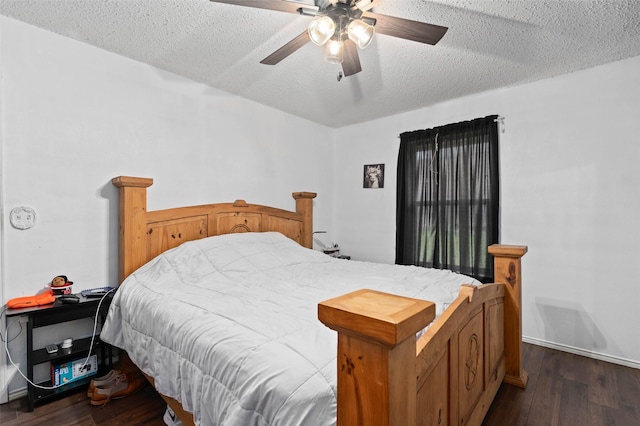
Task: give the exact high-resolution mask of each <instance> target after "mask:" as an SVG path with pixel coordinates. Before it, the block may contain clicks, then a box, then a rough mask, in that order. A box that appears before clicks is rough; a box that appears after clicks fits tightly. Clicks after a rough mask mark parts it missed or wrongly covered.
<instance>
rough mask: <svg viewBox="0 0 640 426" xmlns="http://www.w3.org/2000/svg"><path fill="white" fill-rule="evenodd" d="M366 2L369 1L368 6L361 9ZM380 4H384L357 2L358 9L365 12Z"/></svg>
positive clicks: (362, 0) (377, 1)
mask: <svg viewBox="0 0 640 426" xmlns="http://www.w3.org/2000/svg"><path fill="white" fill-rule="evenodd" d="M365 1H368V2H369V3H368V4H364V5H362V7H361V4H362V3H363V2H365ZM380 2H382V0H360V1H356V6H358V9H360V10H361V11H363V12H366V11H367V10H369V9H373V8H374V7H376V6H377V5H378V4H379V3H380Z"/></svg>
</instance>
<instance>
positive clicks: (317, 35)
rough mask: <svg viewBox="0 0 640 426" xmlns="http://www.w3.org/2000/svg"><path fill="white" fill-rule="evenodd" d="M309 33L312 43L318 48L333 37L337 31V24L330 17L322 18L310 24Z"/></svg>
mask: <svg viewBox="0 0 640 426" xmlns="http://www.w3.org/2000/svg"><path fill="white" fill-rule="evenodd" d="M307 31H308V32H309V38H310V39H311V41H312V42H313V43H314V44H317V45H318V46H322V45H323V44H325V43H326V42H327V40H329V39H330V38H331V36H333V33H334V32H335V31H336V23H335V22H333V19H331V18H329V17H328V16H321V17H319V18H316V19H314V20H313V21H311V22H309V27H308V28H307Z"/></svg>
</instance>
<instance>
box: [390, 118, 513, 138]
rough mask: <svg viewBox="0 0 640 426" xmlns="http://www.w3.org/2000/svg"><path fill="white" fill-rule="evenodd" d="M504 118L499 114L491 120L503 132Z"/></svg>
mask: <svg viewBox="0 0 640 426" xmlns="http://www.w3.org/2000/svg"><path fill="white" fill-rule="evenodd" d="M504 120H505V118H504V117H503V116H501V115H499V116H498V117H496V118H495V119H494V120H493V121H494V122H496V123H498V127H500V131H501V132H502V133H504V130H505V125H504ZM403 133H404V132H403ZM398 139H400V135H398Z"/></svg>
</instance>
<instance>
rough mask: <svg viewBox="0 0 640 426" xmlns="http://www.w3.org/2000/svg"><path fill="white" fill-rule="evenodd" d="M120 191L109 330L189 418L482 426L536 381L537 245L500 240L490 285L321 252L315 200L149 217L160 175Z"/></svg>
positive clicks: (130, 180) (120, 181)
mask: <svg viewBox="0 0 640 426" xmlns="http://www.w3.org/2000/svg"><path fill="white" fill-rule="evenodd" d="M112 183H113V184H114V185H115V186H116V187H117V188H118V190H119V203H120V204H119V263H118V265H119V278H120V282H121V283H122V284H121V285H120V287H119V289H118V292H117V293H116V296H115V297H114V300H113V302H112V304H111V308H110V311H109V315H108V318H107V321H106V323H105V326H104V328H103V331H102V334H101V335H102V338H103V340H105V341H107V342H108V343H111V344H113V345H115V346H118V347H120V348H121V349H123V350H124V351H126V353H127V356H128V357H129V358H130V359H131V361H132V362H133V363H134V364H136V366H137V367H138V368H139V369H140V370H141V371H142V372H143V373H144V374H145V376H146V377H147V379H148V380H149V381H150V382H151V383H152V384H153V385H154V386H155V388H156V389H157V390H158V392H159V393H160V394H161V396H162V397H163V399H165V401H166V402H167V404H168V405H169V406H170V407H171V408H172V409H173V410H174V411H175V412H176V413H177V415H178V416H179V417H180V419H181V420H182V421H183V423H185V424H188V425H194V424H196V425H207V426H208V425H218V424H219V425H242V426H250V425H318V426H320V425H335V424H337V425H340V426H351V425H363V426H369V425H387V426H398V425H403V426H405V425H406V426H414V425H432V424H433V425H480V424H481V423H482V420H483V418H484V416H485V414H486V412H487V410H488V409H489V406H490V405H491V402H492V401H493V398H494V397H495V395H496V393H497V391H498V388H499V387H500V384H501V383H502V382H506V383H509V384H513V385H516V386H520V387H525V386H526V383H527V374H526V372H525V371H524V370H523V368H522V323H521V309H520V307H521V291H522V289H521V287H522V280H521V258H522V256H523V255H524V254H525V253H526V252H527V247H526V246H513V245H502V244H499V245H492V246H490V247H489V248H488V250H489V252H490V253H491V254H492V255H493V256H494V269H495V273H494V275H495V277H494V278H495V280H496V283H493V284H481V283H480V282H478V281H477V280H475V279H474V278H472V277H468V276H465V275H461V274H457V273H453V272H451V271H444V270H436V269H428V268H420V267H415V266H401V265H385V264H375V263H369V262H360V261H349V262H345V261H342V260H339V259H334V258H332V257H330V256H326V255H324V254H323V253H322V252H319V251H315V250H312V244H313V243H312V241H313V240H312V232H313V231H312V230H313V199H314V198H315V196H316V194H315V193H310V192H296V193H293V198H294V199H295V200H296V209H295V211H287V210H283V209H279V208H275V207H268V206H263V205H255V204H248V203H246V202H245V201H243V200H237V201H236V202H234V203H222V204H207V205H200V206H190V207H177V208H170V209H164V210H158V211H147V202H146V200H147V188H148V187H149V186H151V185H152V184H153V180H152V179H149V178H137V177H127V176H120V177H116V178H114V179H113V180H112Z"/></svg>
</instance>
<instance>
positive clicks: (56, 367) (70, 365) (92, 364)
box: [51, 355, 98, 386]
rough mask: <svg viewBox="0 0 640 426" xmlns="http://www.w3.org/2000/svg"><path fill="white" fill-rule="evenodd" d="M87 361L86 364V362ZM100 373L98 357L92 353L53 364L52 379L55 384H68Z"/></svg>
mask: <svg viewBox="0 0 640 426" xmlns="http://www.w3.org/2000/svg"><path fill="white" fill-rule="evenodd" d="M85 361H86V364H85ZM97 373H98V357H97V355H91V356H90V357H89V360H88V361H87V357H86V356H85V357H82V358H80V359H76V360H74V361H69V362H64V363H62V364H51V381H52V383H53V385H54V386H58V385H66V384H67V383H72V382H75V381H77V380H81V379H84V378H86V377H90V376H94V375H96V374H97Z"/></svg>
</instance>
